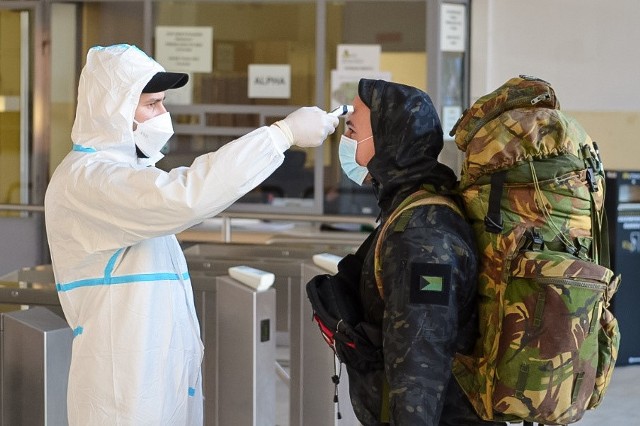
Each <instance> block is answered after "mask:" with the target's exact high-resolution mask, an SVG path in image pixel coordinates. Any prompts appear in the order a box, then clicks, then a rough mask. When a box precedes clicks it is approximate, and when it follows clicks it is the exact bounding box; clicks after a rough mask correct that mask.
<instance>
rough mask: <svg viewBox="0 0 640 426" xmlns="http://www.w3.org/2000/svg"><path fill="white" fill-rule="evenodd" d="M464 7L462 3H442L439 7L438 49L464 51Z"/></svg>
mask: <svg viewBox="0 0 640 426" xmlns="http://www.w3.org/2000/svg"><path fill="white" fill-rule="evenodd" d="M465 23H466V9H465V6H464V5H462V4H449V3H443V4H442V6H441V9H440V50H442V51H443V52H464V51H465V28H466V24H465Z"/></svg>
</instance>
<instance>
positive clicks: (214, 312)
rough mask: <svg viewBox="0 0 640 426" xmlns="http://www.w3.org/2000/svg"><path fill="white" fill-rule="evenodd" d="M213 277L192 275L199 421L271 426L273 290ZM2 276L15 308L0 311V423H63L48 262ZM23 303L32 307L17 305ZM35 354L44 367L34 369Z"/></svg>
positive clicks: (213, 425) (64, 338)
mask: <svg viewBox="0 0 640 426" xmlns="http://www.w3.org/2000/svg"><path fill="white" fill-rule="evenodd" d="M236 265H237V263H236ZM224 274H226V270H225V271H224ZM221 275H222V274H217V275H215V274H212V273H206V272H201V273H198V272H195V273H194V274H192V287H193V291H194V300H195V305H196V312H197V314H198V318H199V321H200V327H201V338H202V340H203V342H204V346H205V360H204V362H203V395H204V398H205V401H204V403H205V424H206V425H208V426H217V425H228V424H232V425H239V426H243V425H251V426H254V425H256V426H257V425H265V426H273V425H274V424H275V408H274V407H275V405H276V404H275V381H276V374H275V368H274V365H275V339H274V338H273V336H274V335H275V290H273V289H269V290H266V291H263V292H256V291H255V290H254V289H252V288H250V287H247V286H245V285H243V284H241V283H239V282H238V281H236V280H234V279H232V278H230V277H228V276H221ZM10 276H11V277H12V279H15V280H16V281H3V282H0V304H3V305H5V306H7V305H9V306H11V307H13V308H14V309H17V310H15V311H13V312H9V313H5V314H2V325H3V327H2V341H1V342H2V343H1V350H0V357H1V358H0V367H1V368H2V372H1V373H2V374H0V390H2V394H1V395H0V404H1V407H0V412H2V419H3V420H4V422H3V423H2V425H7V426H13V425H21V424H24V425H32V424H51V425H55V426H58V425H65V424H67V421H66V412H67V405H66V393H67V392H66V389H67V382H68V372H69V364H70V360H71V357H70V354H71V344H72V340H73V337H72V334H73V333H72V331H71V329H70V328H69V326H68V325H67V323H66V321H65V320H64V317H63V315H62V310H61V308H60V302H59V299H58V294H57V292H56V290H55V284H53V282H54V278H53V273H52V271H51V266H50V265H40V266H36V267H32V268H23V269H22V270H20V271H16V273H12V274H10ZM7 277H8V276H5V277H4V278H5V280H6V279H7ZM25 280H30V281H25ZM27 306H31V307H32V308H31V309H28V310H20V308H21V307H23V308H24V307H27ZM43 306H47V308H44V307H43ZM53 312H60V314H59V315H56V314H55V313H53ZM16 330H19V331H16ZM23 351H28V352H29V354H24V353H22V352H23ZM27 355H30V356H31V358H30V357H28V356H27ZM40 360H41V361H42V363H43V364H42V365H43V366H44V367H37V366H38V365H39V364H38V362H40ZM61 364H64V365H66V367H64V366H63V367H60V365H61ZM25 383H26V384H28V385H29V387H26V385H24V384H25ZM41 384H42V385H41ZM43 386H46V389H44V388H43V389H44V390H40V393H37V392H36V389H34V387H36V388H37V389H40V387H43ZM50 389H53V390H54V391H55V392H51V391H50ZM40 396H42V398H44V400H43V399H42V398H41V397H40ZM24 404H27V405H28V407H27V406H25V405H24ZM8 407H10V408H8ZM53 407H55V409H54V408H53ZM59 413H64V416H65V417H64V421H62V420H59V419H58V418H57V417H55V418H56V419H57V420H55V421H51V422H50V423H47V422H46V421H44V422H42V421H34V420H33V419H38V418H54V417H52V416H54V415H56V416H57V415H58V414H59ZM37 416H40V417H37ZM42 416H48V417H42ZM7 419H8V420H7ZM21 419H24V421H23V420H21Z"/></svg>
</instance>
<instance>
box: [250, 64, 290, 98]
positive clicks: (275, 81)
mask: <svg viewBox="0 0 640 426" xmlns="http://www.w3.org/2000/svg"><path fill="white" fill-rule="evenodd" d="M248 78H249V81H248V86H249V98H276V99H288V98H290V97H291V66H290V65H286V64H284V65H262V64H253V65H249V77H248Z"/></svg>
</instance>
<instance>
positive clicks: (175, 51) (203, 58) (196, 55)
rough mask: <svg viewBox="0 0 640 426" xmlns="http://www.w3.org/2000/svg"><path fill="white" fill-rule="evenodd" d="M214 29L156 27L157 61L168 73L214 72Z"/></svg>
mask: <svg viewBox="0 0 640 426" xmlns="http://www.w3.org/2000/svg"><path fill="white" fill-rule="evenodd" d="M212 54H213V28H212V27H170V26H158V27H156V49H155V60H156V61H157V62H158V63H159V64H160V65H162V66H163V67H164V68H165V69H166V70H167V71H176V72H177V71H180V72H203V73H210V72H211V71H212V67H213V64H212Z"/></svg>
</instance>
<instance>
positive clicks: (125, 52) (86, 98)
mask: <svg viewBox="0 0 640 426" xmlns="http://www.w3.org/2000/svg"><path fill="white" fill-rule="evenodd" d="M163 71H165V70H164V68H163V67H162V66H161V65H160V64H158V63H157V62H156V61H154V60H153V59H152V58H150V57H149V56H148V55H147V54H146V53H144V52H143V51H142V50H140V49H138V48H137V47H136V46H130V45H127V44H119V45H115V46H108V47H101V46H97V47H93V48H91V49H90V50H89V52H88V53H87V62H86V65H85V66H84V68H83V69H82V73H81V74H80V81H79V84H78V106H77V110H76V117H75V121H74V123H73V128H72V130H71V140H72V141H73V143H74V145H75V146H76V149H79V150H87V151H101V152H104V153H106V154H109V155H113V156H115V157H116V159H117V160H118V161H127V162H131V163H136V161H137V156H136V150H135V143H134V139H133V118H134V115H135V110H136V107H137V105H138V101H139V100H140V94H141V93H142V89H143V88H144V87H145V85H146V84H147V83H148V82H149V80H151V78H152V77H153V76H154V75H155V74H156V73H158V72H163Z"/></svg>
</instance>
